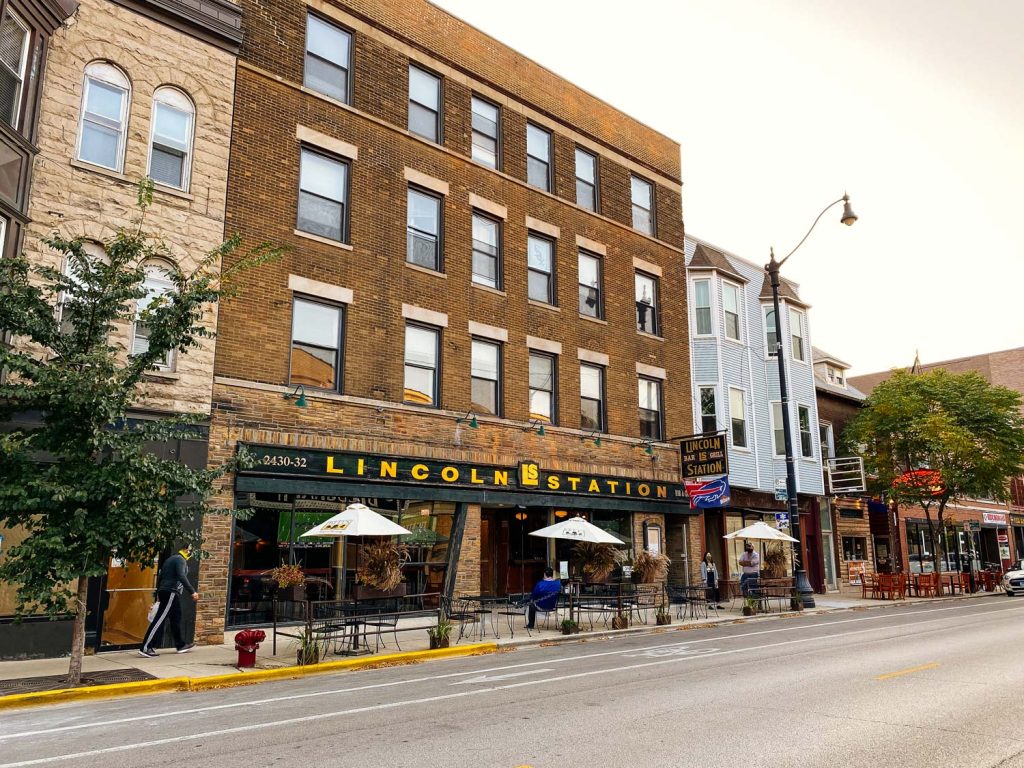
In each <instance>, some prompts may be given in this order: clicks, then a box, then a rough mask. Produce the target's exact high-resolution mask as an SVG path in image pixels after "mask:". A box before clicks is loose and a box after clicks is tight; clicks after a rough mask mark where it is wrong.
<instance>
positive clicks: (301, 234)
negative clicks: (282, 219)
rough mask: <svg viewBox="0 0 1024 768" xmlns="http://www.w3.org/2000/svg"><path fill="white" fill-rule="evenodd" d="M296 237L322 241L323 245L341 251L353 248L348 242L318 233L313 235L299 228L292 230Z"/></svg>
mask: <svg viewBox="0 0 1024 768" xmlns="http://www.w3.org/2000/svg"><path fill="white" fill-rule="evenodd" d="M294 233H295V236H296V237H301V238H304V239H306V240H312V241H313V242H314V243H322V244H323V245H329V246H331V247H332V248H340V249H341V250H343V251H352V250H355V249H354V248H352V246H351V245H349V244H348V243H342V242H339V241H337V240H331V239H330V238H329V237H320V235H314V234H311V233H309V232H303V231H302V230H301V229H296V230H294Z"/></svg>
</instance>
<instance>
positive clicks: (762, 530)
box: [722, 520, 796, 541]
mask: <svg viewBox="0 0 1024 768" xmlns="http://www.w3.org/2000/svg"><path fill="white" fill-rule="evenodd" d="M722 538H723V539H752V540H757V541H796V539H794V538H793V537H792V536H788V535H787V534H785V533H783V532H782V531H780V530H778V529H777V528H772V527H771V526H770V525H768V524H767V523H764V522H762V521H760V520H758V521H757V522H756V523H753V524H752V525H748V526H747V527H746V528H740V529H739V530H738V531H733V532H732V533H727V534H725V536H723V537H722Z"/></svg>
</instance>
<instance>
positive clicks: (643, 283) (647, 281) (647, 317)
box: [633, 272, 661, 336]
mask: <svg viewBox="0 0 1024 768" xmlns="http://www.w3.org/2000/svg"><path fill="white" fill-rule="evenodd" d="M633 287H634V292H635V294H636V327H637V330H639V331H643V332H644V333H653V334H654V335H655V336H657V335H658V333H659V332H660V331H661V318H660V317H659V312H658V278H656V277H652V276H651V275H648V274H646V273H644V272H637V273H636V274H635V275H634V278H633Z"/></svg>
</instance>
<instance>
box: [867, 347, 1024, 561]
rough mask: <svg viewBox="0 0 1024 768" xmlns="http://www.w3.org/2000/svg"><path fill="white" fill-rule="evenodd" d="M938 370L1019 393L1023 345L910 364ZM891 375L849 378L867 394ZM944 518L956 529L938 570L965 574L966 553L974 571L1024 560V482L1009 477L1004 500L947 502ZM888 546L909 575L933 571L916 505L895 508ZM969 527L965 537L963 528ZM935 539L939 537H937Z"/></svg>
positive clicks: (1023, 369) (1023, 370)
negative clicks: (977, 378)
mask: <svg viewBox="0 0 1024 768" xmlns="http://www.w3.org/2000/svg"><path fill="white" fill-rule="evenodd" d="M938 368H941V369H943V370H946V371H949V372H950V373H966V372H968V371H974V372H975V373H978V374H980V375H981V376H982V377H984V378H985V380H986V381H988V382H989V383H990V384H995V385H1000V386H1004V387H1007V388H1009V389H1013V390H1016V391H1017V392H1020V393H1022V394H1024V347H1018V348H1016V349H1006V350H1001V351H999V352H988V353H984V354H979V355H972V356H970V357H961V358H956V359H954V360H943V361H941V362H937V363H921V362H919V361H916V360H915V362H914V365H913V367H912V370H914V371H917V372H920V373H927V372H928V371H932V370H935V369H938ZM891 374H892V371H881V372H878V373H870V374H865V375H862V376H853V377H850V383H851V384H852V385H854V386H856V387H858V388H859V389H861V390H862V391H863V392H865V393H867V394H868V395H870V394H871V391H872V390H873V389H874V388H875V387H876V386H878V385H879V384H880V383H881V382H883V381H885V380H886V379H887V378H889V376H890V375H891ZM945 517H946V519H947V520H955V521H956V523H957V525H956V528H955V530H954V529H952V528H950V529H948V530H947V532H946V534H945V536H946V542H945V548H944V551H945V552H946V553H948V554H947V555H946V560H947V562H946V563H945V564H944V565H945V567H944V568H943V570H950V571H953V570H960V567H961V564H962V566H963V570H965V571H966V570H967V567H966V566H967V564H968V553H969V552H970V551H971V543H972V539H973V551H974V553H975V559H974V567H975V569H976V570H977V569H979V568H980V569H992V570H996V569H998V570H1002V571H1005V570H1006V569H1007V568H1008V567H1009V566H1010V564H1011V563H1012V562H1013V561H1015V560H1019V559H1020V558H1021V557H1024V480H1022V479H1021V478H1016V479H1014V480H1013V481H1012V482H1011V484H1010V489H1009V500H1008V501H1005V502H1002V501H996V500H994V499H965V500H964V501H962V502H960V503H958V504H950V505H949V506H948V507H947V509H946V515H945ZM894 521H895V522H894V524H893V531H894V534H895V535H893V536H892V537H890V540H889V542H890V546H891V549H892V551H893V555H894V558H895V559H896V561H897V562H898V563H902V567H903V568H904V569H905V570H908V571H910V572H914V573H920V572H922V571H923V572H929V571H931V570H932V569H933V565H932V563H931V561H930V557H931V553H932V552H933V551H935V545H934V543H933V542H932V540H931V533H930V532H929V527H928V524H927V521H926V520H925V518H924V513H923V512H922V511H921V509H920V507H906V508H900V509H899V510H896V515H895V516H894ZM965 524H966V525H971V526H973V527H974V530H973V531H972V532H970V533H968V532H967V531H965V530H964V525H965ZM936 535H938V534H937V533H936Z"/></svg>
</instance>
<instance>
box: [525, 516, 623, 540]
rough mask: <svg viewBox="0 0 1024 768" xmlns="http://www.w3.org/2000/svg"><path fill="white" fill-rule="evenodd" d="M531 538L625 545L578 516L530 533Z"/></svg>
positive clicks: (616, 537)
mask: <svg viewBox="0 0 1024 768" xmlns="http://www.w3.org/2000/svg"><path fill="white" fill-rule="evenodd" d="M530 535H531V536H540V537H542V538H545V539H570V540H572V541H587V542H590V543H592V544H617V545H618V546H620V547H621V546H622V545H623V544H625V542H624V541H622V539H620V538H619V537H618V536H615V535H614V534H612V533H609V532H608V531H606V530H604V529H603V528H598V527H597V526H596V525H594V524H593V523H590V522H587V521H586V520H584V519H583V518H582V517H579V516H578V515H577V516H576V517H572V518H570V519H568V520H563V521H562V522H560V523H555V524H554V525H549V526H548V527H547V528H541V529H540V530H539V531H530Z"/></svg>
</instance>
